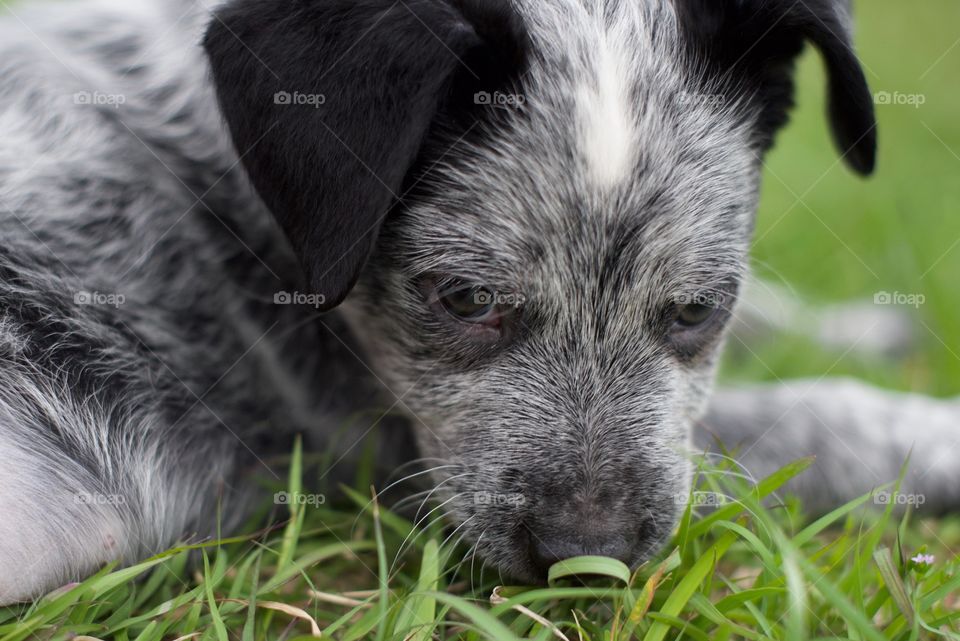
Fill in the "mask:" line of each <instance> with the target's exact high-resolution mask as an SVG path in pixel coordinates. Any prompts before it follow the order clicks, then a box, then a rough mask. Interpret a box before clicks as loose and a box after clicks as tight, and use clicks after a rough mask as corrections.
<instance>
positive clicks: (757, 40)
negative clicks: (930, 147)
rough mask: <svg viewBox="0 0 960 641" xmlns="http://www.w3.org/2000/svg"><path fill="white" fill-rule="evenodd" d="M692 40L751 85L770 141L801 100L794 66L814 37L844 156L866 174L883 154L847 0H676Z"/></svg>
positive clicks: (713, 63)
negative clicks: (795, 102) (795, 95)
mask: <svg viewBox="0 0 960 641" xmlns="http://www.w3.org/2000/svg"><path fill="white" fill-rule="evenodd" d="M674 1H675V2H676V5H677V9H678V13H679V14H680V18H681V22H682V25H683V29H684V31H685V32H686V34H687V37H688V42H689V46H690V49H691V52H692V54H693V56H694V59H695V60H697V61H698V64H703V65H706V67H707V68H708V69H710V70H711V71H712V72H713V73H714V74H716V75H717V76H720V77H723V78H724V79H725V80H726V82H728V83H730V84H729V86H731V87H737V86H746V87H747V88H749V89H750V90H751V91H753V92H754V96H755V99H756V101H757V102H758V106H759V108H760V114H761V115H760V120H759V126H758V136H759V139H758V142H759V144H760V145H761V148H763V149H764V150H766V149H768V148H769V147H770V146H771V145H772V144H773V138H774V135H775V134H776V132H777V131H778V130H779V129H780V128H781V127H783V125H785V124H786V122H787V120H788V112H789V110H790V108H791V107H792V106H793V91H794V83H793V67H794V62H795V60H796V58H797V56H798V55H799V54H800V52H801V51H802V50H803V46H804V43H805V42H806V41H810V42H812V43H813V44H814V45H816V47H817V48H818V49H819V50H820V52H821V54H822V55H823V59H824V62H825V63H826V66H827V73H828V78H829V93H830V96H829V101H830V104H829V117H830V124H831V126H832V129H833V135H834V139H835V141H836V143H837V145H838V147H839V148H840V151H841V153H842V154H844V159H845V160H846V162H847V163H848V164H849V165H850V167H851V168H853V169H854V170H856V171H858V172H860V173H861V174H869V173H871V172H872V171H873V169H874V165H875V162H876V147H877V135H876V121H875V118H874V107H873V97H872V95H871V93H870V89H869V87H868V86H867V80H866V78H865V76H864V74H863V70H862V69H861V66H860V63H859V61H858V60H857V57H856V54H855V53H854V52H853V49H852V43H851V37H850V29H849V24H847V22H848V20H847V14H846V4H847V3H846V2H843V0H803V1H802V2H794V1H791V0H776V1H770V0H764V1H761V0H674Z"/></svg>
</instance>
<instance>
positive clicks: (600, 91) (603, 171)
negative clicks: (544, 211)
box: [577, 37, 636, 187]
mask: <svg viewBox="0 0 960 641" xmlns="http://www.w3.org/2000/svg"><path fill="white" fill-rule="evenodd" d="M593 62H594V69H595V71H596V75H595V77H594V78H593V79H592V80H593V82H591V83H588V84H583V85H581V86H580V89H579V91H578V95H577V105H578V108H579V112H580V113H579V117H580V122H581V123H582V124H581V127H580V135H581V136H582V138H581V149H582V150H583V154H584V157H585V159H586V162H587V172H588V176H589V178H590V179H591V180H592V181H593V182H594V183H595V184H596V185H598V186H600V187H612V186H614V185H617V184H619V183H621V182H623V181H624V180H626V179H627V178H628V177H629V176H630V169H631V168H632V167H633V163H634V159H635V149H634V148H635V145H636V139H635V127H634V116H633V113H632V109H631V106H630V99H629V96H630V86H629V83H628V79H629V74H628V70H629V65H628V64H627V61H626V59H625V56H624V53H623V51H622V50H621V49H620V48H619V43H616V42H611V41H610V39H609V37H604V38H602V39H601V40H600V43H599V45H598V47H597V50H596V51H595V52H594V59H593Z"/></svg>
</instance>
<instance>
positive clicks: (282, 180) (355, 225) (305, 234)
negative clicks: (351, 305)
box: [205, 0, 521, 309]
mask: <svg viewBox="0 0 960 641" xmlns="http://www.w3.org/2000/svg"><path fill="white" fill-rule="evenodd" d="M518 31H519V23H518V18H517V17H516V16H515V15H513V14H512V11H511V9H510V7H509V6H508V4H507V3H506V2H480V1H478V0H458V1H457V2H453V3H451V2H443V1H440V0H414V1H407V2H402V3H396V2H391V1H390V0H360V1H356V0H333V1H329V2H310V1H289V2H283V3H277V2H274V1H273V0H237V1H236V2H233V3H231V4H229V5H228V6H227V7H226V8H225V9H223V10H221V11H220V12H219V13H218V14H217V17H216V19H215V20H214V21H213V22H212V23H211V25H210V28H209V30H208V33H207V36H206V42H205V44H206V49H207V52H208V55H209V57H210V60H211V63H212V68H213V75H214V80H215V83H216V87H217V91H218V94H219V98H220V103H221V106H222V110H223V113H224V115H225V117H226V120H227V123H228V124H229V126H230V129H231V132H232V134H233V138H234V142H235V144H236V146H237V148H238V151H239V153H240V154H241V156H242V157H243V162H244V165H245V166H246V168H247V171H248V173H249V174H250V177H251V179H252V180H253V183H254V185H255V186H256V187H257V190H258V191H259V193H260V195H261V197H262V198H263V200H264V202H265V203H266V205H267V206H268V207H269V208H270V209H271V210H272V211H273V213H274V215H275V216H276V217H277V219H278V220H279V222H280V224H281V226H282V227H283V228H284V230H285V231H286V233H287V235H288V236H289V237H290V240H291V242H292V244H293V246H294V248H295V249H296V250H297V252H298V254H299V255H300V257H301V260H302V262H303V264H304V267H305V269H306V271H307V274H308V277H309V280H310V283H311V285H312V286H313V288H314V289H315V291H316V292H317V293H319V294H322V295H324V296H325V297H326V308H327V309H329V308H332V307H334V306H336V305H337V304H339V303H340V302H341V301H342V300H343V298H344V297H345V296H346V295H347V293H348V292H349V291H350V289H351V288H352V287H353V285H354V283H355V282H356V280H357V278H358V276H359V273H360V271H361V270H362V268H363V266H364V264H365V263H366V260H367V258H368V256H369V254H370V252H371V251H372V249H373V247H374V245H375V243H376V239H377V234H378V231H379V228H380V225H381V224H382V222H383V219H384V217H385V216H386V214H387V212H388V211H389V210H390V208H391V207H392V206H393V204H394V203H395V202H396V201H397V199H398V197H399V196H400V195H401V189H402V187H403V183H404V179H405V177H406V176H407V174H408V173H409V171H410V168H411V166H412V165H413V163H414V160H415V159H416V158H417V156H418V155H419V153H420V150H421V148H422V146H423V142H424V138H425V137H426V135H427V133H428V132H429V130H430V128H431V125H432V123H433V122H434V120H435V117H436V114H437V113H438V110H439V109H440V108H441V105H443V108H444V110H445V111H448V112H449V111H450V110H451V109H453V107H454V106H456V107H457V108H459V106H460V105H466V104H469V100H468V99H467V96H472V92H473V91H475V90H476V88H477V87H480V86H483V85H484V84H485V83H489V82H493V83H499V82H501V81H502V79H503V78H504V77H505V76H506V75H508V74H509V69H507V67H511V66H513V65H516V64H517V62H518V60H517V59H518V57H519V55H520V53H519V52H520V51H521V47H520V46H519V45H517V44H516V43H515V34H516V33H517V32H518ZM278 95H282V96H289V97H290V98H289V104H277V102H278V101H277V100H276V99H275V97H276V96H278ZM298 96H301V97H304V96H305V97H306V98H300V99H299V100H306V101H307V103H306V104H297V103H298ZM321 97H322V98H321Z"/></svg>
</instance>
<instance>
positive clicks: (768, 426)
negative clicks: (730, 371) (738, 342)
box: [695, 379, 960, 513]
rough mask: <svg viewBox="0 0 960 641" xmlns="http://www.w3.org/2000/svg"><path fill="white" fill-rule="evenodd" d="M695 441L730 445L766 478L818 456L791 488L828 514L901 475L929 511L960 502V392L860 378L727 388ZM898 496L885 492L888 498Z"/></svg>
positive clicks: (911, 499)
mask: <svg viewBox="0 0 960 641" xmlns="http://www.w3.org/2000/svg"><path fill="white" fill-rule="evenodd" d="M695 441H696V443H697V446H698V447H702V448H708V449H715V448H716V447H717V443H718V442H719V443H722V444H723V445H724V446H725V447H726V448H727V449H730V450H732V451H733V454H734V456H735V457H736V458H737V460H738V461H739V462H740V463H741V464H742V465H743V466H744V467H745V468H746V470H748V471H749V473H751V474H753V475H754V476H755V477H757V478H761V477H763V476H765V475H767V474H770V473H771V472H774V471H776V470H777V469H778V468H780V467H782V466H783V465H785V464H786V463H788V462H790V461H792V460H795V459H798V458H800V457H803V456H809V455H814V456H816V457H817V460H816V462H815V463H814V465H813V467H812V469H811V470H809V471H808V472H806V473H805V474H803V475H802V476H800V477H799V478H797V479H796V480H795V481H794V482H793V483H792V485H791V486H790V487H789V489H790V490H791V491H793V492H796V493H797V494H798V495H799V496H800V497H801V498H802V499H803V501H804V505H805V506H806V507H807V508H808V509H809V510H811V511H813V512H823V511H824V510H828V509H830V508H832V507H837V506H838V505H840V504H842V503H844V502H847V501H850V500H852V499H854V498H856V497H857V496H860V495H862V494H865V493H867V492H870V491H871V490H872V489H874V488H877V487H879V486H881V485H884V484H886V483H889V482H891V481H895V480H896V479H897V476H898V474H899V471H900V468H901V466H902V465H903V463H904V462H905V461H906V460H907V458H908V457H909V458H910V467H909V471H908V473H907V475H906V478H905V479H904V482H903V486H902V487H901V490H900V495H899V497H894V499H893V500H897V501H898V502H899V503H901V504H903V505H904V506H905V505H906V504H908V503H909V504H913V505H915V506H917V507H918V508H920V509H922V510H923V511H924V512H927V513H935V512H940V511H944V510H948V509H956V508H957V507H958V506H960V464H958V463H960V399H956V400H936V399H933V398H928V397H925V396H921V395H917V394H901V393H894V392H887V391H883V390H880V389H877V388H874V387H871V386H869V385H866V384H863V383H860V382H856V381H852V380H846V379H841V380H822V381H793V382H790V383H785V384H780V385H763V386H756V387H752V388H746V389H740V390H721V391H719V392H718V393H717V394H716V396H715V398H714V400H713V403H712V405H711V407H710V410H709V412H708V414H707V416H706V418H705V419H704V420H703V421H702V422H701V424H700V426H699V429H698V431H697V434H696V436H695ZM888 499H889V495H887V494H881V493H878V494H877V496H876V499H875V500H876V502H877V503H880V504H882V503H883V502H884V501H885V500H888Z"/></svg>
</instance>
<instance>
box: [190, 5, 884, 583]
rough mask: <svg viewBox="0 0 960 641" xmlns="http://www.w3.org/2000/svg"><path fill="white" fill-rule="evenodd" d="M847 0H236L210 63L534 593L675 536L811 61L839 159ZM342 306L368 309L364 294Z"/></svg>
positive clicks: (343, 292) (864, 140) (851, 77)
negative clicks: (759, 220)
mask: <svg viewBox="0 0 960 641" xmlns="http://www.w3.org/2000/svg"><path fill="white" fill-rule="evenodd" d="M849 27H850V25H849V16H848V13H847V7H846V5H845V4H844V3H843V2H841V1H840V0H836V1H834V0H806V1H804V2H790V1H783V2H780V1H772V0H764V1H762V2H761V1H760V0H632V1H630V2H627V1H626V0H607V1H598V2H587V1H586V0H556V1H550V2H547V1H544V0H514V1H513V2H510V1H508V0H288V1H286V2H279V1H276V0H235V1H234V2H231V3H228V4H227V6H226V7H225V8H224V9H222V10H221V11H220V12H219V13H218V14H217V16H216V18H215V19H214V21H213V22H212V24H211V27H210V30H209V32H208V34H207V40H206V47H207V50H208V53H209V56H210V59H211V63H212V69H213V74H214V78H215V82H216V86H217V90H218V92H219V96H220V103H221V106H222V110H223V113H224V115H225V117H226V120H227V122H228V124H229V126H230V128H231V131H232V134H233V136H234V140H235V142H236V145H237V148H238V152H239V154H240V155H241V157H242V159H243V162H244V164H245V166H246V168H247V171H248V173H249V175H250V177H251V179H252V181H253V183H254V185H255V186H256V187H257V189H258V191H259V193H260V195H261V196H262V198H263V200H264V202H265V203H266V205H267V206H268V207H269V208H270V209H271V210H272V211H273V213H274V215H275V216H276V218H277V219H278V220H279V222H280V224H281V226H282V227H283V228H284V230H285V231H286V233H287V235H288V236H289V238H290V240H291V242H292V244H293V246H294V248H295V249H296V250H297V252H298V253H299V256H300V258H301V260H302V262H303V266H304V269H305V271H306V273H307V275H308V278H309V281H310V283H311V285H312V287H314V288H315V290H316V293H319V294H321V295H323V296H324V297H325V299H326V302H327V306H328V307H334V306H336V305H339V304H340V303H341V302H343V301H344V299H346V301H347V302H346V304H345V305H344V311H345V313H346V316H347V318H348V319H349V320H350V322H351V324H352V326H353V328H354V329H355V330H356V333H357V335H358V337H359V338H360V340H361V341H362V342H363V343H364V344H365V346H366V348H367V354H368V356H369V358H370V359H371V362H372V364H373V366H374V369H375V370H376V372H377V375H378V376H379V377H381V378H382V379H383V380H385V381H386V382H387V383H388V384H389V385H390V387H392V389H393V391H394V392H395V393H396V394H397V395H398V404H399V405H400V406H402V407H404V408H406V409H408V410H409V413H410V414H411V417H412V420H413V421H414V424H415V428H416V431H417V435H418V439H419V443H420V446H421V448H422V450H423V453H424V455H425V456H429V457H434V458H439V459H443V460H446V461H449V462H451V464H452V465H453V467H443V468H441V469H439V470H438V471H437V472H436V481H437V482H438V483H442V498H443V499H444V500H445V501H447V503H446V509H447V510H448V511H449V512H450V513H451V514H452V516H453V519H454V520H455V521H456V522H458V523H460V524H463V528H464V531H465V532H466V533H467V536H468V538H469V539H470V540H472V541H473V542H474V543H476V544H478V549H479V552H480V554H481V555H482V556H484V557H485V558H486V559H487V560H489V561H491V562H493V563H495V564H497V565H498V566H499V567H500V568H502V569H503V570H505V571H507V572H508V573H511V574H513V575H515V576H518V577H520V578H534V577H540V576H542V575H543V572H544V569H545V568H546V567H547V566H548V565H549V564H550V563H551V562H552V561H554V560H556V559H558V558H563V557H566V556H572V555H579V554H585V553H593V554H606V555H610V556H615V557H619V558H621V559H623V560H624V561H627V562H629V563H636V562H639V561H640V560H642V559H643V558H644V557H645V556H647V555H649V554H650V553H651V551H653V550H655V549H656V548H657V547H658V546H659V545H660V544H661V543H662V542H663V540H664V539H665V538H666V537H667V536H668V535H669V533H670V531H671V530H672V527H673V525H674V523H675V520H676V518H677V515H678V514H679V513H680V512H681V505H682V501H679V500H678V496H685V494H686V491H687V487H688V466H687V464H686V463H685V460H686V459H685V455H684V446H685V445H686V443H687V440H688V435H689V432H690V429H691V426H692V423H693V422H694V421H695V420H696V419H697V418H698V417H699V415H700V413H701V412H702V409H703V407H704V403H705V400H706V397H707V394H708V392H709V390H710V387H711V379H712V374H713V369H714V365H715V362H716V360H717V355H718V351H719V346H720V344H721V342H722V341H721V338H722V335H723V330H724V326H725V324H726V322H727V320H728V318H729V316H730V309H731V306H732V305H733V302H734V301H735V299H736V294H737V289H738V283H739V282H740V280H741V278H743V276H744V271H745V266H746V263H747V252H748V246H749V241H750V235H751V230H752V225H753V217H754V212H755V209H756V204H757V192H758V185H759V181H760V172H761V166H762V157H763V155H764V152H765V151H766V150H767V149H768V148H769V146H770V145H771V144H772V140H773V136H774V133H775V132H776V130H777V129H779V128H780V127H781V126H782V125H783V124H784V123H785V121H786V117H787V111H788V109H789V107H790V106H791V101H792V84H793V83H792V79H791V69H792V65H793V62H794V59H795V58H796V56H797V55H798V54H799V52H800V51H801V49H802V48H803V45H804V43H805V42H808V41H809V42H812V43H813V44H815V45H816V46H817V48H818V49H819V50H820V52H821V54H822V55H823V58H824V60H825V62H826V66H827V70H828V74H829V86H830V107H829V116H830V122H831V124H832V127H833V131H834V135H835V139H836V141H837V142H838V144H839V146H840V148H841V151H842V153H843V154H844V157H845V158H846V160H847V161H848V163H849V164H850V165H851V166H852V167H853V168H854V169H856V170H858V171H860V172H862V173H868V172H869V171H870V170H871V169H872V166H873V161H874V150H875V142H876V141H875V135H874V120H873V109H872V100H871V97H870V94H869V91H868V88H867V85H866V82H865V79H864V76H863V73H862V72H861V70H860V66H859V65H858V63H857V59H856V57H855V55H854V54H853V52H852V51H851V48H850V46H851V42H850V37H849ZM348 294H350V296H349V298H347V295H348Z"/></svg>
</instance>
